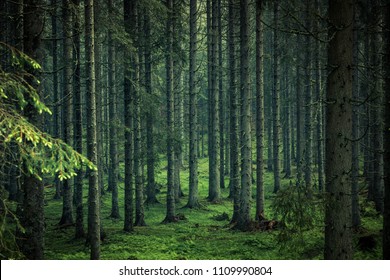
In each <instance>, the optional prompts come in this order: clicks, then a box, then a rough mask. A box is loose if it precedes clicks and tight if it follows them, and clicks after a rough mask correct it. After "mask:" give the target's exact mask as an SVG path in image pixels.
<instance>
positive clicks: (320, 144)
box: [314, 0, 325, 192]
mask: <svg viewBox="0 0 390 280" xmlns="http://www.w3.org/2000/svg"><path fill="white" fill-rule="evenodd" d="M315 5H316V10H317V12H318V13H319V14H321V8H320V5H319V0H316V2H315ZM316 29H317V31H318V32H319V31H320V24H319V23H318V21H317V23H316ZM315 49H316V50H317V51H315V52H314V55H315V58H314V62H315V81H316V84H315V92H316V97H317V117H316V120H317V126H316V131H317V174H318V190H319V191H320V192H322V191H323V189H324V186H325V181H324V153H323V150H324V140H323V137H324V136H323V133H322V131H323V127H324V124H323V111H324V105H323V104H324V103H323V101H322V100H323V95H322V93H321V87H322V77H321V67H322V63H321V59H320V54H321V53H322V48H321V46H320V44H319V40H318V39H316V40H315Z"/></svg>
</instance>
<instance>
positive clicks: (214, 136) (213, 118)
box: [208, 0, 221, 202]
mask: <svg viewBox="0 0 390 280" xmlns="http://www.w3.org/2000/svg"><path fill="white" fill-rule="evenodd" d="M211 2H212V3H211V35H210V36H211V44H210V47H211V50H210V56H211V57H210V59H211V73H210V79H211V80H210V84H209V87H210V97H209V98H210V100H209V102H210V122H211V126H210V131H209V137H210V140H209V141H210V145H209V197H208V200H209V201H210V202H218V201H219V200H220V198H221V197H220V196H221V190H220V187H221V186H220V177H219V172H220V161H219V156H220V155H219V152H220V151H219V145H220V142H219V140H220V139H219V117H220V116H219V108H218V104H219V94H218V91H217V82H218V75H217V74H218V73H217V54H218V51H217V47H218V46H217V43H218V42H217V39H218V38H217V37H218V36H217V33H218V5H217V2H218V0H212V1H211Z"/></svg>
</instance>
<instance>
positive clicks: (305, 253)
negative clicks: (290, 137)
mask: <svg viewBox="0 0 390 280" xmlns="http://www.w3.org/2000/svg"><path fill="white" fill-rule="evenodd" d="M199 163H200V164H199V172H200V173H199V191H200V198H201V203H202V204H203V206H204V207H203V208H202V209H200V210H193V209H186V208H183V209H181V207H183V206H184V205H185V204H186V202H187V201H186V199H187V197H184V198H182V199H181V201H180V203H179V204H178V207H177V209H178V211H177V212H178V213H180V214H182V216H183V217H185V220H181V221H179V222H177V223H171V224H162V223H161V222H162V221H163V219H164V217H165V204H156V205H149V206H146V208H145V221H146V223H147V226H146V227H136V228H135V230H134V232H133V233H130V234H129V233H125V232H124V231H123V195H124V190H123V182H121V183H120V185H119V202H120V210H121V218H120V219H118V220H114V219H111V218H109V215H110V210H111V204H110V201H111V194H109V193H107V194H106V195H105V196H104V197H103V204H102V218H103V223H104V230H105V233H106V237H105V239H104V240H103V241H102V255H101V257H102V259H139V260H145V259H146V260H148V259H149V260H150V259H321V258H323V243H324V239H323V238H324V234H323V226H322V224H321V223H322V221H321V220H318V219H317V220H315V223H314V225H313V227H312V228H306V229H305V230H304V231H302V234H290V235H289V236H292V237H293V238H292V239H290V240H287V239H286V238H284V239H283V238H280V234H281V232H283V230H282V229H279V230H270V231H262V232H260V231H251V232H241V231H236V230H232V229H230V226H229V220H222V221H220V219H221V218H223V217H222V215H223V214H224V213H227V214H228V216H229V218H231V211H232V208H233V206H232V202H231V201H230V200H228V199H224V200H223V201H222V202H221V203H218V204H210V203H209V202H207V200H206V196H207V193H208V189H207V182H208V178H207V175H206V174H207V170H208V163H207V159H201V160H200V162H199ZM187 171H188V170H186V169H185V170H184V171H183V172H181V174H182V178H181V181H182V186H183V189H184V193H185V194H188V191H187V190H188V172H187ZM165 177H166V170H165V169H164V167H163V166H162V165H161V166H160V168H159V169H158V170H157V181H158V183H160V184H164V182H166V179H165ZM272 181H273V177H272V173H269V172H266V173H265V186H266V189H265V190H266V202H267V203H266V209H267V213H268V215H267V217H268V218H276V217H273V214H272V212H271V211H272V208H271V205H270V201H271V198H273V197H274V195H273V194H272V190H273V185H272ZM227 185H228V184H227ZM288 185H289V179H283V180H282V186H284V187H286V186H288ZM228 194H229V190H228V189H223V190H222V197H224V198H226V197H227V196H228ZM53 195H54V189H53V188H51V187H48V188H46V201H47V206H46V208H45V213H46V225H47V228H46V240H45V243H46V251H45V256H46V258H47V259H89V248H88V247H87V246H86V245H85V239H79V240H75V239H74V228H73V227H66V228H60V227H58V221H59V219H60V217H61V207H62V203H61V201H58V200H54V199H53V198H52V197H53ZM165 195H166V188H165V187H162V188H161V192H160V193H159V194H158V199H159V201H160V202H163V203H165ZM84 201H85V202H86V201H87V196H86V195H85V197H84ZM363 206H364V207H363V211H362V215H363V228H364V230H363V229H362V230H361V231H360V232H358V233H356V235H355V239H354V240H355V245H356V252H355V258H356V259H379V258H380V257H381V252H380V250H381V246H380V239H381V236H380V229H381V228H382V221H381V218H379V216H378V215H377V214H376V212H375V210H374V208H373V207H372V205H370V204H367V205H363ZM252 208H253V207H252ZM253 216H254V212H253V215H252V217H253ZM317 216H318V217H319V216H320V215H317ZM287 234H288V233H287ZM371 235H372V236H374V238H375V242H376V245H375V247H374V248H373V249H372V250H371V249H370V250H366V251H362V250H360V249H359V248H358V242H359V238H360V237H362V236H371Z"/></svg>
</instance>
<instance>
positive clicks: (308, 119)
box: [304, 0, 313, 193]
mask: <svg viewBox="0 0 390 280" xmlns="http://www.w3.org/2000/svg"><path fill="white" fill-rule="evenodd" d="M310 2H311V1H309V0H306V11H305V21H306V28H308V29H309V30H310V29H311V26H310V25H311V24H310V18H309V16H310V11H311V5H310ZM305 52H306V53H305V62H304V68H305V98H304V100H305V129H304V137H305V150H304V155H305V164H304V171H305V172H304V173H305V192H306V193H312V191H313V190H312V172H311V166H312V109H311V107H312V104H311V100H312V98H311V92H312V85H311V66H312V57H313V56H312V54H311V52H312V51H311V38H310V36H306V37H305Z"/></svg>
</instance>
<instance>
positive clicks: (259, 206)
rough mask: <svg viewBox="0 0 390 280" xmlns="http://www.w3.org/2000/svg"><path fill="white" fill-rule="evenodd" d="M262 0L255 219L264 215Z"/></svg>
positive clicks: (259, 4)
mask: <svg viewBox="0 0 390 280" xmlns="http://www.w3.org/2000/svg"><path fill="white" fill-rule="evenodd" d="M263 5H264V4H263V1H260V0H259V1H256V219H260V217H262V216H264V215H265V213H264V75H263V68H264V58H263V56H264V51H263V44H264V41H263V23H262V21H261V20H262V13H263Z"/></svg>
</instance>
